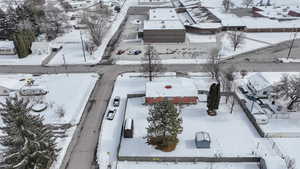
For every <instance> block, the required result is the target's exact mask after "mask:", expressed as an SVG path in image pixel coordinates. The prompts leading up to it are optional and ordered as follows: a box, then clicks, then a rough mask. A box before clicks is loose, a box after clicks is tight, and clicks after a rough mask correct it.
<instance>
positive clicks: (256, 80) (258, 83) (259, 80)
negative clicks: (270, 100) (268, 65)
mask: <svg viewBox="0 0 300 169" xmlns="http://www.w3.org/2000/svg"><path fill="white" fill-rule="evenodd" d="M247 79H248V83H247V86H248V88H249V89H250V90H251V91H252V93H254V94H255V95H257V96H258V97H268V96H269V95H270V93H271V92H272V90H273V87H272V84H271V83H270V82H269V81H268V80H267V79H266V78H265V77H264V76H263V75H262V74H261V73H255V74H253V75H251V76H250V77H248V78H247Z"/></svg>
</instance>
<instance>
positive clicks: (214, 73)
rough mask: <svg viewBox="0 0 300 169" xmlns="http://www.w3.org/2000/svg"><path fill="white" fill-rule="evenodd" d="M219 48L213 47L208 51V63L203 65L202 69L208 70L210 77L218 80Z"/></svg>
mask: <svg viewBox="0 0 300 169" xmlns="http://www.w3.org/2000/svg"><path fill="white" fill-rule="evenodd" d="M218 60H219V49H218V48H213V49H212V50H211V51H210V57H209V59H208V63H207V64H206V65H205V66H204V69H205V70H204V71H207V72H210V73H211V77H212V78H213V79H215V80H217V81H218V82H220V77H219V76H220V65H219V62H218Z"/></svg>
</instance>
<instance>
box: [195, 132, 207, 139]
mask: <svg viewBox="0 0 300 169" xmlns="http://www.w3.org/2000/svg"><path fill="white" fill-rule="evenodd" d="M196 140H197V141H202V140H206V141H210V136H209V133H207V132H204V131H201V132H197V133H196Z"/></svg>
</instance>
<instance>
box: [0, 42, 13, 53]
mask: <svg viewBox="0 0 300 169" xmlns="http://www.w3.org/2000/svg"><path fill="white" fill-rule="evenodd" d="M15 54H16V49H15V45H14V42H13V41H0V55H15Z"/></svg>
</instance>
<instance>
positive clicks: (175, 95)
mask: <svg viewBox="0 0 300 169" xmlns="http://www.w3.org/2000/svg"><path fill="white" fill-rule="evenodd" d="M163 100H169V101H171V102H172V103H174V104H196V103H197V101H198V92H197V89H196V87H195V85H194V83H193V81H192V80H189V79H186V80H174V81H165V82H148V83H147V84H146V98H145V102H146V103H147V104H153V103H158V102H161V101H163Z"/></svg>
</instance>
